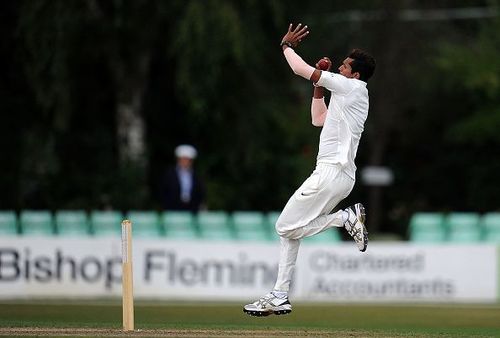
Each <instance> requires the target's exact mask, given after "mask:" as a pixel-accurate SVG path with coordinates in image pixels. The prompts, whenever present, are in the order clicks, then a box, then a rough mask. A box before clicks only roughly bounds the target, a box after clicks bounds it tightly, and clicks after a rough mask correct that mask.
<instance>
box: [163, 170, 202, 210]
mask: <svg viewBox="0 0 500 338" xmlns="http://www.w3.org/2000/svg"><path fill="white" fill-rule="evenodd" d="M161 195H162V199H163V208H164V209H165V210H189V211H192V212H197V211H198V210H199V209H200V206H201V204H202V203H203V202H204V200H205V187H204V185H203V182H202V181H201V179H200V178H199V177H198V175H197V174H196V172H195V171H194V170H193V186H192V190H191V200H190V201H189V202H184V201H182V200H181V187H180V182H179V177H178V175H177V170H176V167H175V166H174V167H170V168H168V169H167V170H166V172H165V174H164V176H163V180H162V185H161Z"/></svg>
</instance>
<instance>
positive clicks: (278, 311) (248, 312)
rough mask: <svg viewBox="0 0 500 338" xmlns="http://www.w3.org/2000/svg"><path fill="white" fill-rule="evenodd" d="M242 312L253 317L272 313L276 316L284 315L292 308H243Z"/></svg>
mask: <svg viewBox="0 0 500 338" xmlns="http://www.w3.org/2000/svg"><path fill="white" fill-rule="evenodd" d="M243 312H244V313H246V314H247V315H249V316H253V317H267V316H269V315H273V314H274V315H277V316H280V315H286V314H289V313H290V312H292V310H276V311H272V310H270V311H251V310H245V309H243Z"/></svg>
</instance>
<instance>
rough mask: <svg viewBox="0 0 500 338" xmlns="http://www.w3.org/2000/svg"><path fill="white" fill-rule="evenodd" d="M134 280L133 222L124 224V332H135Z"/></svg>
mask: <svg viewBox="0 0 500 338" xmlns="http://www.w3.org/2000/svg"><path fill="white" fill-rule="evenodd" d="M133 284H134V278H133V273H132V222H130V221H129V220H124V221H123V222H122V309H123V331H133V330H134V285H133Z"/></svg>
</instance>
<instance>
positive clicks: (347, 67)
mask: <svg viewBox="0 0 500 338" xmlns="http://www.w3.org/2000/svg"><path fill="white" fill-rule="evenodd" d="M352 61H354V59H351V58H346V59H345V60H344V61H343V62H342V64H341V65H340V67H339V73H340V74H341V75H344V76H345V77H347V78H349V79H352V78H355V79H359V73H358V72H355V73H354V74H353V73H352V67H351V62H352Z"/></svg>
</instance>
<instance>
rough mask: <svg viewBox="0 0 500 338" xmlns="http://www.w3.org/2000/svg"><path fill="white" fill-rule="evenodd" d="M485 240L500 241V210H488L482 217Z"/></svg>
mask: <svg viewBox="0 0 500 338" xmlns="http://www.w3.org/2000/svg"><path fill="white" fill-rule="evenodd" d="M480 224H481V228H482V230H483V240H484V241H486V242H492V243H500V212H488V213H486V214H484V215H483V216H482V217H481V220H480Z"/></svg>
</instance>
